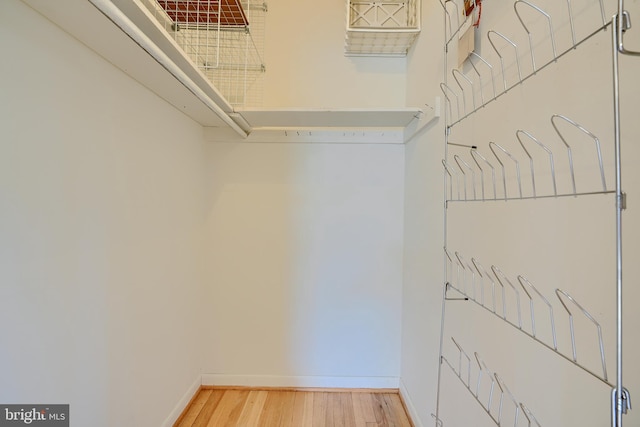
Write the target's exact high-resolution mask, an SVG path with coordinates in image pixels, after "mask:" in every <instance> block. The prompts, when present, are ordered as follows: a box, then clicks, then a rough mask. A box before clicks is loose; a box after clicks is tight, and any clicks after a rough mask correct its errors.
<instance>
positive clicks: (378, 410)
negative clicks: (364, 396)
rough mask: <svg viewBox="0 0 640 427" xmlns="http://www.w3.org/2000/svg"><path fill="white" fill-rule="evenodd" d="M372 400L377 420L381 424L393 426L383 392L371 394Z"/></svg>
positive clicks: (388, 426)
mask: <svg viewBox="0 0 640 427" xmlns="http://www.w3.org/2000/svg"><path fill="white" fill-rule="evenodd" d="M371 401H372V402H373V411H374V412H375V414H376V422H377V423H378V425H379V426H384V427H391V423H390V420H389V416H388V414H387V412H388V408H387V404H386V403H385V401H384V396H383V395H382V393H376V394H372V395H371Z"/></svg>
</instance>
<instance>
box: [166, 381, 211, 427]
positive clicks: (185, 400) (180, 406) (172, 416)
mask: <svg viewBox="0 0 640 427" xmlns="http://www.w3.org/2000/svg"><path fill="white" fill-rule="evenodd" d="M201 385H202V377H198V378H197V379H196V380H195V381H194V383H193V384H191V386H190V387H189V389H188V390H187V392H186V393H185V394H184V395H183V396H182V399H180V401H179V402H178V403H177V404H176V406H175V407H174V408H173V410H172V411H171V412H170V413H169V416H168V417H167V419H166V420H164V422H163V423H162V427H173V424H174V423H175V422H176V421H177V420H178V417H179V416H180V414H182V411H184V409H185V408H186V407H187V405H188V404H189V402H190V401H191V399H192V398H193V396H195V394H196V392H197V391H198V389H199V388H200V386H201Z"/></svg>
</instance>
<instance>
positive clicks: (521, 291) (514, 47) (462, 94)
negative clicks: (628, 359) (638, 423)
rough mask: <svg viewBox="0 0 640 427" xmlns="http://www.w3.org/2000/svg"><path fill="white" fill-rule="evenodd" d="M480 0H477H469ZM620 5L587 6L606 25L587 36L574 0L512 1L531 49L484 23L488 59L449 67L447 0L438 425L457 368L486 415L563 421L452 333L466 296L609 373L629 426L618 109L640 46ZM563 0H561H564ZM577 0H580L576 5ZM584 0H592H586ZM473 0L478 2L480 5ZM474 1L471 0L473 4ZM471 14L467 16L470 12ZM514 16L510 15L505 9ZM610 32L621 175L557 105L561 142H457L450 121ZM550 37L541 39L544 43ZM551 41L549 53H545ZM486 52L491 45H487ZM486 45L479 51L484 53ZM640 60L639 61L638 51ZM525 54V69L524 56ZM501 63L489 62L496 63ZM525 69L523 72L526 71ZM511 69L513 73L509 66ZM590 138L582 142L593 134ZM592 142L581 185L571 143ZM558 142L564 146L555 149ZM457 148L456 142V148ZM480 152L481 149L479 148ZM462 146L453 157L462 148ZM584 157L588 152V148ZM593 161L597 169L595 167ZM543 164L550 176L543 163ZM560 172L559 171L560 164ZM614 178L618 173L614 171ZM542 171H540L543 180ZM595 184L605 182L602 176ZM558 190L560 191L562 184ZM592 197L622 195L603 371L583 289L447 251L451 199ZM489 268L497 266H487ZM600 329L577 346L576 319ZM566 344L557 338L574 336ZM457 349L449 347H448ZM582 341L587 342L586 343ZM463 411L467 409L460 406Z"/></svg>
mask: <svg viewBox="0 0 640 427" xmlns="http://www.w3.org/2000/svg"><path fill="white" fill-rule="evenodd" d="M472 1H475V0H472ZM615 1H616V4H615V9H616V10H615V14H614V16H613V18H612V19H607V17H606V15H605V9H606V6H607V7H611V8H612V9H613V6H614V5H613V4H607V5H605V0H594V1H592V2H591V4H590V6H591V7H593V8H598V7H599V10H600V15H601V22H598V23H597V25H594V27H597V28H591V29H589V30H588V31H587V32H584V31H583V33H584V34H586V35H585V36H584V37H583V38H580V39H579V38H578V37H577V36H576V33H577V31H576V25H577V22H576V14H577V13H578V12H577V11H575V10H574V9H573V8H574V6H575V4H572V2H571V0H564V3H565V4H566V5H565V7H564V12H565V16H562V17H560V16H552V15H551V14H550V13H548V12H546V11H545V5H544V3H543V2H544V0H531V1H529V0H517V1H514V2H510V6H512V8H513V10H512V11H511V13H512V14H513V15H512V16H511V19H514V20H517V21H514V22H518V21H519V24H520V25H521V28H522V30H523V31H524V32H525V33H526V39H525V40H528V46H522V43H520V44H521V45H520V46H518V44H517V43H516V42H515V41H514V39H513V38H512V37H511V36H510V35H508V34H504V33H503V32H501V31H497V30H493V29H489V30H488V31H484V34H483V37H482V39H481V40H480V43H486V44H485V45H483V46H484V47H485V50H484V51H487V52H490V53H491V55H490V58H489V55H488V54H486V55H485V56H486V57H485V56H482V55H481V54H480V53H477V51H474V52H471V53H470V55H469V57H468V58H467V67H466V71H463V70H460V69H458V68H455V67H451V65H450V64H449V62H451V61H450V60H449V59H448V56H449V55H448V52H449V48H450V46H451V45H452V44H453V43H455V42H456V41H457V40H458V36H459V33H460V32H461V31H462V29H463V28H465V24H466V23H465V22H464V20H465V17H464V13H463V9H464V8H465V4H464V3H463V2H462V0H440V3H441V5H442V9H443V11H444V21H445V22H444V26H445V54H444V68H445V75H444V80H443V82H442V83H441V84H440V88H441V91H442V94H443V96H444V98H445V100H446V106H445V117H446V131H445V143H446V147H445V159H443V160H442V165H443V168H444V174H445V189H444V193H445V195H444V198H445V238H444V240H445V248H444V254H443V259H444V270H445V271H444V273H445V284H444V289H443V302H442V326H441V337H440V359H439V360H440V363H439V369H438V392H437V402H436V410H435V413H434V414H432V416H433V418H434V422H435V425H436V427H437V426H446V424H447V420H446V419H443V418H442V414H441V406H442V403H443V402H442V399H443V397H442V395H443V393H442V382H443V370H450V371H452V372H453V374H454V375H455V376H456V377H457V378H458V380H459V382H460V383H461V386H462V387H463V388H464V389H466V392H467V393H469V394H470V395H471V398H472V400H475V401H476V402H477V404H478V405H480V407H481V409H482V410H483V411H484V412H485V413H486V415H487V419H488V420H490V421H488V422H489V423H490V422H493V423H494V424H495V425H497V426H513V427H518V426H521V425H526V426H542V425H544V424H547V425H557V424H555V423H554V422H553V420H546V423H544V421H543V420H542V419H538V418H536V415H534V413H533V412H532V410H531V409H530V407H531V406H529V405H528V404H525V403H524V402H522V401H520V400H519V399H518V398H517V397H516V396H515V395H514V393H512V392H511V390H510V389H509V388H508V386H507V384H506V382H505V380H504V378H503V377H502V376H501V375H500V374H499V373H498V372H494V371H491V370H490V369H489V368H488V365H487V363H485V361H484V359H483V357H482V356H481V355H480V354H479V353H478V352H470V351H468V350H466V349H465V348H464V347H463V345H462V344H461V343H460V342H459V340H457V339H456V338H454V337H448V336H445V330H446V328H445V323H446V318H447V317H446V315H445V313H446V311H447V307H448V305H449V304H456V303H457V304H459V302H460V301H464V302H466V303H469V304H475V305H476V306H478V307H480V308H481V310H480V311H481V312H484V313H486V316H493V317H494V318H497V319H499V320H501V321H502V322H505V323H506V324H507V325H509V326H510V327H512V328H513V329H515V330H516V331H517V332H518V333H520V334H522V335H524V336H527V337H528V338H529V339H531V340H533V341H534V342H535V343H537V344H538V345H539V346H541V347H543V348H545V349H546V350H548V351H551V352H553V353H555V354H556V355H557V356H558V357H560V358H562V359H565V360H566V361H568V362H569V363H571V364H572V365H574V366H575V367H576V368H577V369H580V370H582V371H584V372H585V373H586V374H588V375H590V376H591V377H593V378H595V379H596V380H597V381H599V382H601V383H602V384H603V385H604V386H606V387H609V388H610V389H611V402H610V405H611V426H613V427H622V426H623V421H624V418H625V417H624V415H625V414H626V413H627V411H628V410H629V409H630V408H631V405H630V393H629V391H628V390H627V389H626V388H625V387H624V383H623V380H624V377H623V359H622V337H623V335H622V329H623V313H622V308H623V305H622V302H623V281H622V270H623V266H622V220H623V210H624V209H625V208H626V206H625V205H626V201H625V193H624V192H623V189H622V170H621V169H622V162H621V154H620V146H621V142H622V136H621V123H620V122H621V120H620V117H621V110H620V108H621V107H620V105H621V103H620V98H621V88H620V64H619V60H620V58H621V57H622V56H640V52H636V51H633V50H630V49H629V48H628V47H627V45H626V44H625V34H626V32H627V30H629V29H630V28H631V20H630V16H629V15H630V14H629V13H628V11H627V10H626V9H625V5H624V0H615ZM536 2H538V3H540V4H538V3H536ZM560 2H561V3H562V1H560ZM574 3H575V2H574ZM583 3H584V2H583ZM474 4H475V3H474ZM466 6H468V5H466ZM487 7H500V8H504V7H508V6H505V5H504V4H502V5H498V4H496V2H487ZM525 15H527V16H530V17H531V16H533V20H536V21H537V23H538V25H537V27H536V28H537V29H536V31H539V29H540V28H543V27H544V28H545V29H546V33H545V34H540V33H539V32H534V30H532V29H531V27H530V25H529V20H527V19H525V18H523V16H525ZM466 19H470V18H466ZM507 19H508V18H507ZM556 22H564V23H565V26H567V27H569V28H570V32H565V33H564V34H565V35H566V34H569V33H570V37H571V40H570V42H567V43H564V45H566V46H567V49H566V50H563V51H558V48H557V40H556V39H557V37H558V35H557V34H556V33H557V26H556V25H557V24H556ZM607 31H608V32H610V33H611V46H612V51H611V52H612V56H611V57H612V69H613V82H612V83H613V84H612V86H613V124H612V126H611V128H613V130H614V135H612V136H611V135H604V136H603V140H606V141H609V140H611V141H612V143H613V148H612V151H613V157H614V162H613V165H614V166H613V168H614V169H615V171H609V172H613V173H614V175H615V183H608V182H607V179H606V175H607V173H606V171H605V169H606V166H605V162H603V154H602V143H601V139H600V136H597V135H595V134H594V133H592V131H591V130H589V129H588V127H587V126H585V125H583V124H581V123H578V122H577V121H576V120H575V119H574V118H572V117H569V116H568V115H564V114H559V113H558V114H552V115H551V116H550V117H547V120H548V121H547V125H546V126H549V128H548V129H547V130H548V131H552V132H553V134H554V135H555V136H556V137H557V139H558V141H560V142H561V144H555V145H556V148H555V149H554V148H552V147H551V144H545V143H544V142H543V140H542V138H538V137H537V136H536V135H535V132H533V131H531V130H527V129H517V130H515V132H514V133H513V134H512V137H513V141H517V145H516V147H517V151H516V150H514V149H510V148H506V147H505V146H503V145H502V144H499V143H496V142H493V141H490V142H488V143H487V142H485V143H484V144H483V145H482V147H480V144H477V145H476V144H475V143H474V142H472V143H467V144H465V143H464V141H457V140H452V138H451V133H452V129H454V128H455V127H456V126H459V125H461V124H463V123H464V122H465V121H466V120H467V119H469V118H470V117H471V116H473V115H474V114H476V113H477V112H479V111H480V110H483V109H484V108H485V107H486V106H488V105H490V104H493V103H498V102H500V101H501V99H500V98H502V97H503V96H504V95H506V94H508V93H509V92H511V91H512V90H515V89H517V87H519V86H520V85H525V84H527V83H529V82H528V80H529V79H531V78H532V77H533V76H535V75H536V74H539V73H542V72H545V73H547V72H549V73H552V72H558V71H557V69H556V70H555V71H554V70H553V64H557V63H558V62H560V61H563V60H565V56H567V57H569V56H571V55H573V54H574V53H573V52H574V51H575V50H577V49H581V48H583V46H582V45H583V43H585V42H586V41H588V40H589V39H591V38H592V37H594V36H596V35H598V34H600V33H603V32H607ZM545 44H546V46H543V45H545ZM542 49H546V52H547V53H548V54H546V55H542V54H538V51H540V50H542ZM481 51H483V50H482V49H481ZM484 51H483V52H484ZM639 60H640V59H639ZM525 61H526V67H525V66H524V62H525ZM492 62H493V63H492ZM525 68H526V71H525ZM509 70H510V71H509ZM585 141H586V142H585ZM584 144H586V145H588V146H589V147H588V150H589V152H590V153H591V154H589V156H590V159H589V162H588V163H589V165H590V167H589V168H583V170H589V172H588V173H590V174H592V175H593V176H592V177H591V178H592V179H590V181H589V183H590V184H589V185H586V184H582V183H581V182H580V180H579V179H577V178H576V175H577V174H576V169H577V165H574V151H575V150H576V147H578V146H580V149H581V150H583V151H584V150H586V148H585V146H584ZM558 146H560V147H562V150H561V151H558V149H557V147H558ZM454 148H455V150H452V149H454ZM483 150H484V152H483ZM454 153H455V154H454ZM581 159H582V160H584V156H583V157H581ZM591 166H593V167H591ZM542 169H544V170H545V171H546V175H547V176H545V177H542V176H541V175H542V174H541V173H540V172H538V171H540V170H542ZM559 169H560V170H561V173H558V170H559ZM609 176H611V175H609ZM536 178H538V179H536ZM594 183H597V185H594ZM559 188H560V189H559ZM594 194H612V195H614V196H613V197H615V222H616V223H615V233H616V236H615V246H616V254H615V255H616V256H615V262H616V265H615V270H616V280H615V284H614V283H613V280H612V283H611V284H610V285H606V286H611V294H612V295H613V292H614V291H613V289H615V307H616V313H615V334H616V337H615V367H616V369H615V373H613V375H611V374H610V373H609V372H607V361H606V358H605V344H604V339H603V328H602V326H601V324H600V322H599V320H598V318H597V317H598V316H597V314H596V313H592V312H591V311H590V310H589V308H588V307H586V306H584V305H583V304H582V303H581V302H580V301H579V300H578V298H577V297H576V296H574V295H572V294H571V293H569V292H568V291H566V290H564V289H562V288H555V291H554V292H553V294H551V292H547V294H546V295H545V293H544V292H543V291H540V290H539V289H538V287H536V285H535V284H534V283H533V282H532V281H531V280H529V279H527V278H526V277H525V275H524V274H520V275H517V277H516V278H515V280H513V279H510V278H509V277H508V276H507V275H506V274H505V273H503V271H502V269H501V268H500V267H498V266H497V265H495V264H493V265H490V266H489V267H485V266H483V264H482V263H481V262H480V261H479V258H478V257H477V256H476V255H477V254H462V253H461V252H459V251H456V250H454V249H452V248H450V247H449V246H448V245H449V241H448V240H449V239H448V236H447V234H448V231H447V230H448V229H447V221H449V219H448V214H447V209H448V206H449V204H450V203H452V202H456V203H457V202H468V203H473V202H485V203H499V202H508V201H510V200H523V199H551V198H556V199H557V198H563V197H570V198H579V197H584V196H590V195H594ZM487 265H489V264H487ZM587 327H588V328H592V329H593V330H592V331H590V335H589V336H591V337H594V339H593V342H589V343H581V345H577V340H578V338H577V337H578V336H583V335H584V334H582V333H579V331H577V328H587ZM567 339H568V342H565V343H562V342H560V343H559V341H561V340H565V341H566V340H567ZM447 347H448V348H449V349H453V350H449V351H445V348H447ZM585 349H586V350H585ZM583 352H593V353H595V354H598V355H599V357H598V363H595V364H594V363H592V361H593V358H591V361H590V362H585V361H584V360H585V358H584V357H583V354H582V353H583ZM460 409H461V410H462V408H460Z"/></svg>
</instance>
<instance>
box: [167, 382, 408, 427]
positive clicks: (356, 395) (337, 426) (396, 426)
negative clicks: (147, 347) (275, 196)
mask: <svg viewBox="0 0 640 427" xmlns="http://www.w3.org/2000/svg"><path fill="white" fill-rule="evenodd" d="M205 426H207V427H263V426H264V427H377V426H385V427H413V426H412V424H411V422H410V421H409V417H408V416H407V413H406V412H405V409H404V406H403V405H402V401H401V400H400V396H399V395H398V393H396V392H378V391H374V392H367V391H359V390H358V391H306V390H295V391H289V390H253V389H244V388H240V389H238V388H235V389H222V388H203V389H201V390H200V391H199V392H198V393H197V394H196V396H194V399H193V400H192V401H191V405H190V406H189V407H188V408H187V409H186V411H185V412H184V413H183V414H182V416H181V418H180V419H178V421H176V423H175V424H174V427H205Z"/></svg>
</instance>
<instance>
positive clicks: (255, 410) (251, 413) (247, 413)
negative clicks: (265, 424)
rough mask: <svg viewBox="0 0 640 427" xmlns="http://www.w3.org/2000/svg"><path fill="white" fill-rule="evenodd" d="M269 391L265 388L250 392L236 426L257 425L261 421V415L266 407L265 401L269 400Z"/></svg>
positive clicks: (251, 426)
mask: <svg viewBox="0 0 640 427" xmlns="http://www.w3.org/2000/svg"><path fill="white" fill-rule="evenodd" d="M268 394H269V392H268V391H265V390H253V391H250V392H249V396H248V397H247V400H246V402H245V404H244V407H243V408H242V412H241V413H240V417H239V419H238V422H237V423H236V426H238V427H255V426H257V425H258V422H259V421H260V416H261V415H262V411H263V408H264V403H265V401H266V400H267V395H268Z"/></svg>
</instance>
